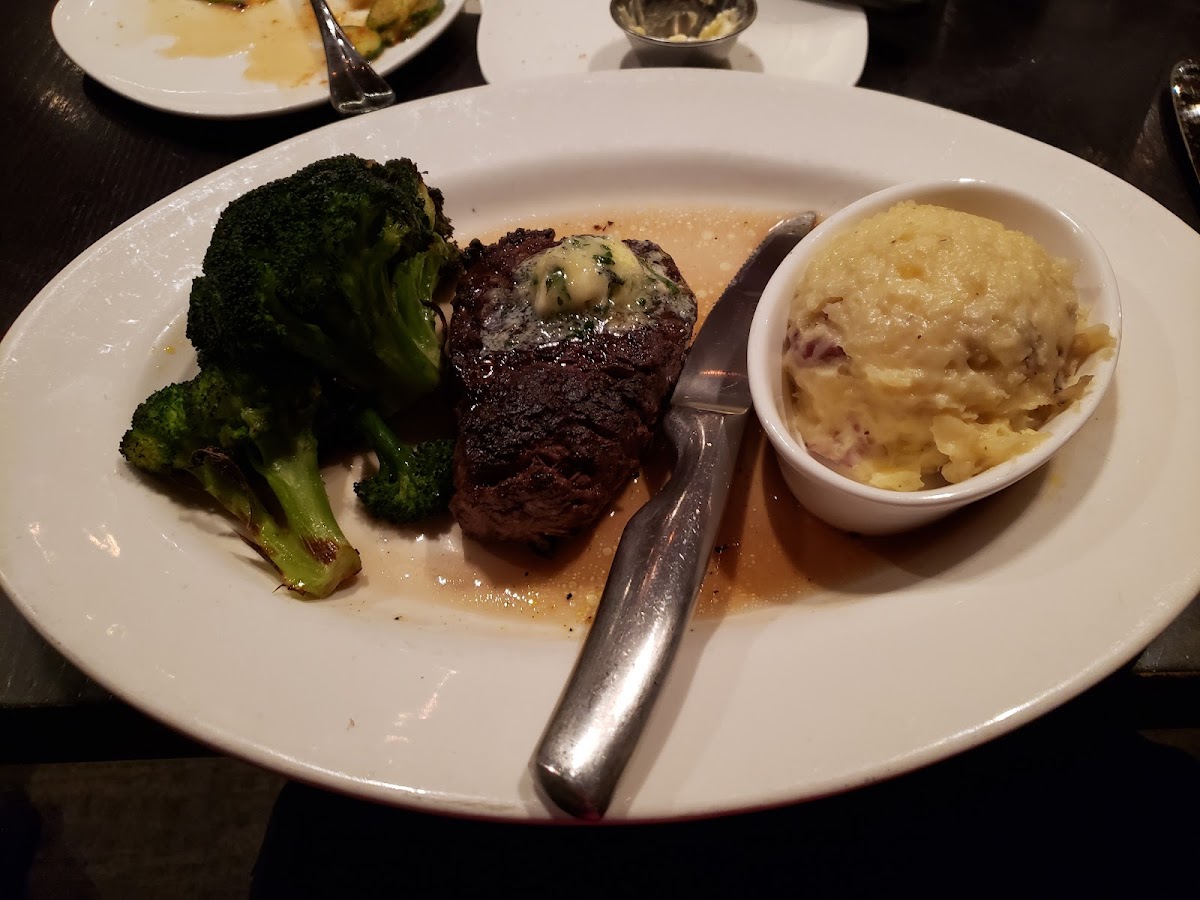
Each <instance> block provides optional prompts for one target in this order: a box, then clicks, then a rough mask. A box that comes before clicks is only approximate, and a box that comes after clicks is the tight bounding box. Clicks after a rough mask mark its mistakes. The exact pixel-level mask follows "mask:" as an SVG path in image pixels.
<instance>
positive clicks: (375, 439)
mask: <svg viewBox="0 0 1200 900" xmlns="http://www.w3.org/2000/svg"><path fill="white" fill-rule="evenodd" d="M358 426H359V428H360V429H361V430H362V433H363V434H364V435H365V436H366V438H367V442H368V444H370V446H371V449H372V450H374V451H375V456H376V458H377V459H378V460H379V471H380V472H382V473H383V474H384V475H385V476H391V477H394V476H395V474H396V473H397V472H402V471H404V467H405V466H407V465H409V464H410V463H411V462H412V461H413V452H412V449H411V448H409V447H408V446H407V445H406V444H402V443H400V442H399V441H397V440H396V436H395V434H394V433H393V432H392V429H391V428H390V427H388V424H387V422H385V421H384V420H383V416H381V415H379V413H377V412H376V411H375V410H374V409H370V408H368V409H364V410H362V411H361V412H360V413H359V414H358Z"/></svg>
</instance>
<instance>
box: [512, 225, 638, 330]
mask: <svg viewBox="0 0 1200 900" xmlns="http://www.w3.org/2000/svg"><path fill="white" fill-rule="evenodd" d="M531 269H532V273H531V274H532V278H533V283H534V293H533V308H534V310H535V311H536V312H537V314H538V315H539V316H541V317H542V318H543V319H545V318H548V317H550V316H553V315H557V314H558V313H562V312H569V313H588V312H592V313H596V314H603V313H605V312H609V311H611V310H612V309H613V308H614V307H618V306H629V305H630V304H631V303H634V302H636V301H637V299H638V295H639V288H640V287H641V282H642V281H643V280H644V276H643V274H642V264H641V262H639V261H638V258H637V256H635V255H634V253H633V251H632V250H630V249H629V247H628V246H626V245H625V243H624V242H623V241H619V240H614V239H612V238H608V237H604V236H593V235H579V236H577V237H568V238H564V239H563V241H562V243H560V244H558V245H556V246H554V247H551V248H550V249H549V250H545V251H543V252H542V253H540V254H538V255H537V256H536V257H535V258H534V259H533V261H532V265H531Z"/></svg>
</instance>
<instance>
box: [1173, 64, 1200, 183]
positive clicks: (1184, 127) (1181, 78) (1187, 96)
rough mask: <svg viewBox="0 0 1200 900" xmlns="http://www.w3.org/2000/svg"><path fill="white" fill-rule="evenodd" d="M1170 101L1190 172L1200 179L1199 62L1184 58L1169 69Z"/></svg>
mask: <svg viewBox="0 0 1200 900" xmlns="http://www.w3.org/2000/svg"><path fill="white" fill-rule="evenodd" d="M1171 102H1172V104H1173V105H1174V106H1175V118H1176V120H1178V122H1179V131H1180V133H1181V134H1182V135H1183V143H1184V146H1185V147H1187V152H1188V158H1189V159H1191V161H1192V172H1193V173H1194V174H1195V176H1196V178H1197V180H1200V62H1196V61H1195V60H1192V59H1185V60H1183V61H1182V62H1179V63H1176V64H1175V68H1174V69H1172V70H1171Z"/></svg>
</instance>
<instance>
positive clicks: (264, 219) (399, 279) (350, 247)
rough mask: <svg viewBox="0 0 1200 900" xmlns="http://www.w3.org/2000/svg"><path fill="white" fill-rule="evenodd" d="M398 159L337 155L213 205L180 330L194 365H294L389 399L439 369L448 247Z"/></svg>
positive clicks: (453, 268) (426, 386) (423, 385)
mask: <svg viewBox="0 0 1200 900" xmlns="http://www.w3.org/2000/svg"><path fill="white" fill-rule="evenodd" d="M451 233H452V229H451V227H450V223H449V221H448V220H447V219H446V217H445V215H444V213H443V211H442V195H441V193H440V192H439V191H437V190H436V189H432V188H429V187H427V186H426V185H425V182H424V180H423V179H422V178H421V174H420V172H419V171H418V170H417V167H416V166H415V165H414V164H413V163H412V162H411V161H409V160H406V159H401V160H391V161H389V162H386V163H376V162H372V161H370V160H365V159H362V158H360V157H357V156H349V155H347V156H338V157H333V158H330V159H324V160H321V161H319V162H316V163H313V164H311V165H309V166H307V167H305V168H303V169H301V170H300V171H298V172H296V173H295V174H294V175H291V176H289V177H287V178H283V179H280V180H278V181H274V182H271V183H269V184H266V185H263V186H262V187H259V188H256V189H254V190H252V191H250V192H248V193H246V194H244V195H243V196H241V197H239V198H238V199H236V200H234V201H233V202H231V203H230V204H229V205H228V206H227V207H226V208H225V210H224V211H223V212H222V213H221V216H220V218H219V219H218V221H217V225H216V228H215V229H214V231H213V236H212V241H211V242H210V244H209V247H208V251H207V253H206V254H205V257H204V273H203V275H201V276H200V277H198V278H197V279H195V281H194V282H193V283H192V291H191V301H190V304H189V308H188V323H187V336H188V338H189V339H190V340H191V342H192V344H193V345H194V346H195V347H196V349H197V351H198V352H199V354H200V365H201V368H205V367H207V366H208V364H209V363H210V362H214V361H215V362H229V363H232V364H234V365H237V366H253V367H255V368H263V367H266V368H272V367H274V368H280V369H285V368H292V367H294V366H295V365H296V363H295V362H294V360H297V358H299V359H302V360H304V361H305V364H307V365H309V366H311V367H313V368H314V369H315V370H316V371H317V372H318V373H319V374H320V375H321V376H322V378H326V379H333V380H334V381H336V382H338V383H339V384H340V385H342V386H344V387H346V388H350V389H353V390H355V391H360V392H364V393H366V394H368V395H369V396H370V397H371V399H372V402H373V403H375V404H376V405H378V406H379V407H380V408H381V409H383V410H384V411H387V412H391V411H393V410H395V409H398V408H400V407H402V406H405V405H407V404H408V403H410V402H412V401H413V400H415V399H416V398H418V397H420V396H422V395H424V394H426V393H428V392H429V391H431V390H433V389H434V388H435V387H436V386H437V384H438V382H439V379H440V377H441V372H442V340H443V337H442V334H441V332H440V329H439V319H440V313H439V312H438V310H437V308H436V306H435V305H434V304H433V302H432V300H433V296H434V292H435V289H436V288H437V286H438V284H439V282H440V281H441V280H442V278H443V277H449V276H451V275H452V274H454V273H456V272H457V270H458V267H459V254H458V249H457V248H456V247H455V246H454V245H453V244H452V243H450V242H449V241H448V238H449V237H450V236H451Z"/></svg>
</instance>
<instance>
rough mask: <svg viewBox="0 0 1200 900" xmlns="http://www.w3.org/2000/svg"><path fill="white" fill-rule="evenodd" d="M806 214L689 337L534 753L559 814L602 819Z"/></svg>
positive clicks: (689, 583) (719, 504) (767, 247)
mask: <svg viewBox="0 0 1200 900" xmlns="http://www.w3.org/2000/svg"><path fill="white" fill-rule="evenodd" d="M816 218H817V216H816V213H812V212H809V213H804V214H803V215H799V216H795V217H793V218H790V219H786V220H784V221H782V222H780V223H779V224H777V225H776V226H775V227H774V228H772V229H771V230H770V231H769V232H768V233H767V236H766V238H765V239H764V240H763V242H762V243H761V244H759V246H758V247H757V249H756V250H755V251H754V253H753V254H752V255H751V256H750V258H749V259H748V260H747V261H746V263H745V264H744V265H743V266H742V268H741V269H740V270H739V271H738V273H737V275H735V276H734V278H733V281H732V282H730V284H729V287H728V288H726V289H725V292H724V293H723V294H722V295H721V297H720V299H719V300H718V301H717V303H716V304H715V305H714V306H713V308H712V311H711V312H710V313H709V314H708V318H707V319H706V320H705V322H704V326H703V327H702V328H701V329H700V333H699V334H698V335H697V336H696V339H695V340H694V341H693V343H692V348H691V350H690V351H689V353H688V358H687V362H686V363H685V364H684V367H683V371H682V372H681V373H680V376H679V382H678V383H677V384H676V386H675V391H674V393H673V394H672V395H671V402H670V406H669V407H668V410H667V413H666V415H665V416H664V417H663V429H664V431H665V433H666V436H667V438H668V440H669V441H670V443H671V446H672V448H673V450H674V452H675V466H674V469H673V471H672V475H671V478H670V480H669V481H668V482H667V483H666V484H665V485H664V486H663V487H662V489H661V490H660V491H659V492H658V493H657V494H655V495H654V496H653V497H651V498H650V500H649V501H647V502H646V504H645V505H644V506H643V507H642V508H641V509H640V510H638V512H637V513H636V514H635V515H634V516H633V517H632V518H631V519H630V520H629V523H628V524H627V525H626V526H625V531H624V532H623V533H622V535H621V540H620V543H619V544H618V545H617V550H616V553H615V554H614V556H613V564H612V569H611V570H610V571H609V575H608V581H607V582H606V584H605V587H604V593H603V594H602V595H601V597H600V604H599V606H598V607H597V610H596V614H595V618H594V621H593V622H592V627H591V630H590V631H589V632H588V636H587V638H586V640H585V641H584V644H583V648H582V650H581V651H580V654H579V659H578V660H577V661H576V664H575V668H574V670H573V671H572V672H571V676H570V678H569V679H568V681H567V684H566V687H565V689H564V691H563V693H562V696H561V697H560V699H559V701H558V706H557V707H556V708H555V710H554V713H553V714H552V716H551V718H550V721H549V724H548V725H547V727H546V731H545V733H544V734H543V735H542V739H541V742H540V744H539V745H538V748H537V750H536V752H535V754H534V760H533V776H534V780H535V782H536V783H537V784H538V786H539V787H540V788H541V789H542V791H543V792H544V794H545V795H546V796H547V797H548V798H549V799H550V800H551V801H552V802H553V803H554V804H555V805H556V806H557V807H559V808H560V809H562V810H563V811H564V812H566V813H569V814H570V815H572V816H575V817H577V818H581V819H599V818H601V817H603V815H604V813H605V812H606V811H607V809H608V805H609V803H610V802H611V801H612V797H613V794H614V792H615V790H616V786H617V782H618V780H619V779H620V777H621V773H622V772H623V771H624V769H625V765H626V763H628V761H629V758H630V756H631V755H632V753H633V750H634V747H635V746H636V744H637V741H638V738H639V736H640V735H641V733H642V730H643V728H644V726H645V724H646V720H647V718H648V717H649V714H650V709H651V707H652V706H653V705H654V701H655V700H656V699H657V697H658V694H659V690H660V688H661V687H662V683H663V681H664V679H665V678H666V674H667V670H668V668H669V667H670V665H671V661H672V659H673V658H674V656H675V652H676V650H677V649H678V647H679V643H680V640H681V638H682V637H683V634H684V630H685V628H686V626H687V622H688V619H689V618H690V616H691V613H692V608H693V607H694V606H695V604H696V597H697V595H698V594H699V591H700V582H701V581H702V580H703V579H704V572H705V570H706V569H707V567H708V559H709V554H710V553H711V552H712V547H713V541H714V540H715V539H716V534H717V526H718V525H720V522H721V515H722V513H723V512H724V510H725V500H726V497H727V495H728V493H729V483H730V480H731V478H732V476H733V468H734V464H735V463H736V462H737V456H738V448H739V446H740V445H741V442H742V433H743V431H744V430H745V426H746V420H747V418H748V417H749V415H750V408H751V401H750V383H749V378H748V376H747V372H746V340H747V337H748V335H749V332H750V322H751V319H752V318H753V317H754V310H755V308H756V307H757V306H758V298H759V296H760V295H761V294H762V290H763V288H764V287H766V284H767V281H768V280H769V279H770V277H771V275H772V273H773V272H774V271H775V269H776V268H778V266H779V264H780V263H781V262H782V261H783V258H784V257H785V256H787V254H788V252H789V251H791V249H792V248H793V247H795V246H796V244H797V243H799V242H800V240H801V239H802V238H803V237H804V236H805V235H806V234H808V232H809V231H811V230H812V228H813V225H814V224H815V223H816Z"/></svg>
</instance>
